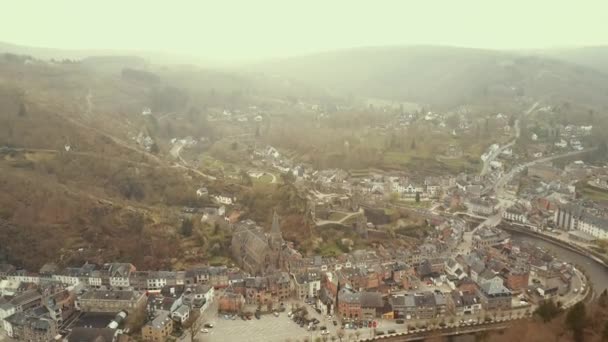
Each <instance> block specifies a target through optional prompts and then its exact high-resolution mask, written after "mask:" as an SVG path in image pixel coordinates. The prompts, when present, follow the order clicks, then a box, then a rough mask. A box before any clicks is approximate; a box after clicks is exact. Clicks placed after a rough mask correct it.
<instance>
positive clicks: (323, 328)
mask: <svg viewBox="0 0 608 342" xmlns="http://www.w3.org/2000/svg"><path fill="white" fill-rule="evenodd" d="M319 330H327V327H326V326H324V325H323V326H321V327H320V328H319Z"/></svg>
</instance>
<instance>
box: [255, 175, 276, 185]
mask: <svg viewBox="0 0 608 342" xmlns="http://www.w3.org/2000/svg"><path fill="white" fill-rule="evenodd" d="M272 179H273V177H272V175H270V174H268V173H265V174H264V175H263V176H262V177H260V178H253V177H252V178H251V180H253V182H254V183H259V184H270V182H272Z"/></svg>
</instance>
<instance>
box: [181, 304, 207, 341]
mask: <svg viewBox="0 0 608 342" xmlns="http://www.w3.org/2000/svg"><path fill="white" fill-rule="evenodd" d="M200 316H201V314H200V311H198V310H197V311H191V312H190V317H189V318H188V320H187V321H186V322H184V324H183V326H184V329H187V330H188V332H189V333H190V342H194V341H195V338H196V335H197V334H198V333H199V331H200V328H201V326H202V325H203V321H202V320H201V319H199V318H200Z"/></svg>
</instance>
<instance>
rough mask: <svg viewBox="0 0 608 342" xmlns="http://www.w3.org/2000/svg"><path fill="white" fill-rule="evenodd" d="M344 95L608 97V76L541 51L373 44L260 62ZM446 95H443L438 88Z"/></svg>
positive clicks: (463, 99)
mask: <svg viewBox="0 0 608 342" xmlns="http://www.w3.org/2000/svg"><path fill="white" fill-rule="evenodd" d="M251 68H253V69H255V70H262V71H264V72H267V73H269V74H272V75H281V76H284V77H290V78H293V79H296V80H300V81H305V82H308V83H310V84H313V85H318V86H324V87H325V88H326V89H328V90H332V91H334V92H336V93H340V94H343V95H348V94H354V95H359V96H364V97H375V98H384V99H391V100H403V101H410V102H417V103H421V104H432V105H439V106H453V105H459V104H463V103H488V102H491V103H495V104H496V103H500V102H501V101H510V102H512V101H514V100H515V99H516V98H518V97H520V96H527V97H533V98H542V99H547V100H549V99H555V100H559V101H571V102H574V103H581V104H586V105H590V106H596V107H603V106H605V105H607V104H608V76H606V75H603V74H599V73H597V72H596V71H595V70H593V69H590V68H587V67H584V66H579V65H574V64H571V63H567V62H563V61H558V60H555V59H551V58H545V57H540V56H526V55H519V54H515V53H510V52H501V51H494V50H480V49H468V48H454V47H437V46H413V47H366V48H356V49H348V50H338V51H330V52H324V53H318V54H313V55H307V56H299V57H292V58H287V59H282V60H276V61H272V62H271V63H266V64H258V65H255V66H252V67H251ZM438 94H440V96H439V95H438Z"/></svg>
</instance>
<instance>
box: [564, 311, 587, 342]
mask: <svg viewBox="0 0 608 342" xmlns="http://www.w3.org/2000/svg"><path fill="white" fill-rule="evenodd" d="M586 321H587V316H586V311H585V303H583V302H578V303H576V304H574V306H573V307H572V308H571V309H570V311H568V314H567V315H566V325H567V326H568V328H570V329H571V330H572V333H573V337H574V341H576V342H582V341H583V339H584V329H585V325H586Z"/></svg>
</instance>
